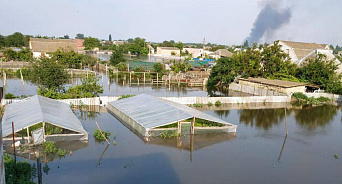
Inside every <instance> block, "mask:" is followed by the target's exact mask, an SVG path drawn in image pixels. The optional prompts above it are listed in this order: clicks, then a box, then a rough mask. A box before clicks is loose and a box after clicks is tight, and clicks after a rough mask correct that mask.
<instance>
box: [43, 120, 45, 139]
mask: <svg viewBox="0 0 342 184" xmlns="http://www.w3.org/2000/svg"><path fill="white" fill-rule="evenodd" d="M43 142H45V121H43Z"/></svg>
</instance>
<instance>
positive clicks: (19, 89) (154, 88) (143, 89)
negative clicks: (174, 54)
mask: <svg viewBox="0 0 342 184" xmlns="http://www.w3.org/2000/svg"><path fill="white" fill-rule="evenodd" d="M98 77H99V79H100V80H99V84H100V85H102V86H103V90H104V91H103V94H101V96H121V95H127V94H141V93H147V94H150V95H153V96H176V97H182V96H247V95H248V94H244V93H236V94H235V93H234V92H233V91H231V92H230V93H221V92H219V91H215V92H212V91H211V92H210V93H208V92H207V89H206V88H203V87H192V88H191V87H186V86H180V87H178V86H177V85H171V86H169V85H165V84H159V85H151V84H149V83H146V84H145V85H144V84H142V83H141V84H140V85H137V84H134V85H133V84H132V85H128V84H127V83H125V84H123V83H122V82H120V83H116V82H115V80H109V78H108V77H107V76H106V75H102V74H98ZM102 78H103V80H102ZM108 81H109V82H108ZM6 82H7V83H6V86H5V88H4V94H5V93H7V92H11V93H13V94H14V95H17V96H20V95H27V96H29V95H35V94H36V93H37V89H38V86H37V85H35V84H32V83H30V82H27V81H25V82H24V84H22V81H21V80H20V79H18V78H12V79H7V80H6ZM0 84H1V85H2V84H3V81H2V80H1V82H0ZM77 84H81V79H73V80H72V81H70V84H69V85H67V86H71V85H73V86H75V85H77ZM108 84H109V85H108ZM248 96H249V95H248Z"/></svg>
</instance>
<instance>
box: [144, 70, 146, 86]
mask: <svg viewBox="0 0 342 184" xmlns="http://www.w3.org/2000/svg"><path fill="white" fill-rule="evenodd" d="M145 73H146V72H144V84H145V82H146V76H145Z"/></svg>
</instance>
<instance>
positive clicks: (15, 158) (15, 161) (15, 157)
mask: <svg viewBox="0 0 342 184" xmlns="http://www.w3.org/2000/svg"><path fill="white" fill-rule="evenodd" d="M12 138H13V153H14V163H17V156H16V154H15V140H14V122H13V121H12ZM1 146H2V145H1Z"/></svg>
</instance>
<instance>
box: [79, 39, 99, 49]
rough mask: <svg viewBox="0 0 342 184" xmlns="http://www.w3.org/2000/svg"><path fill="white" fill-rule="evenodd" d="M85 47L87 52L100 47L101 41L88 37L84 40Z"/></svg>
mask: <svg viewBox="0 0 342 184" xmlns="http://www.w3.org/2000/svg"><path fill="white" fill-rule="evenodd" d="M83 46H84V49H85V50H91V49H94V48H95V47H100V46H101V44H100V40H99V39H97V38H93V37H86V38H84V42H83Z"/></svg>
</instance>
